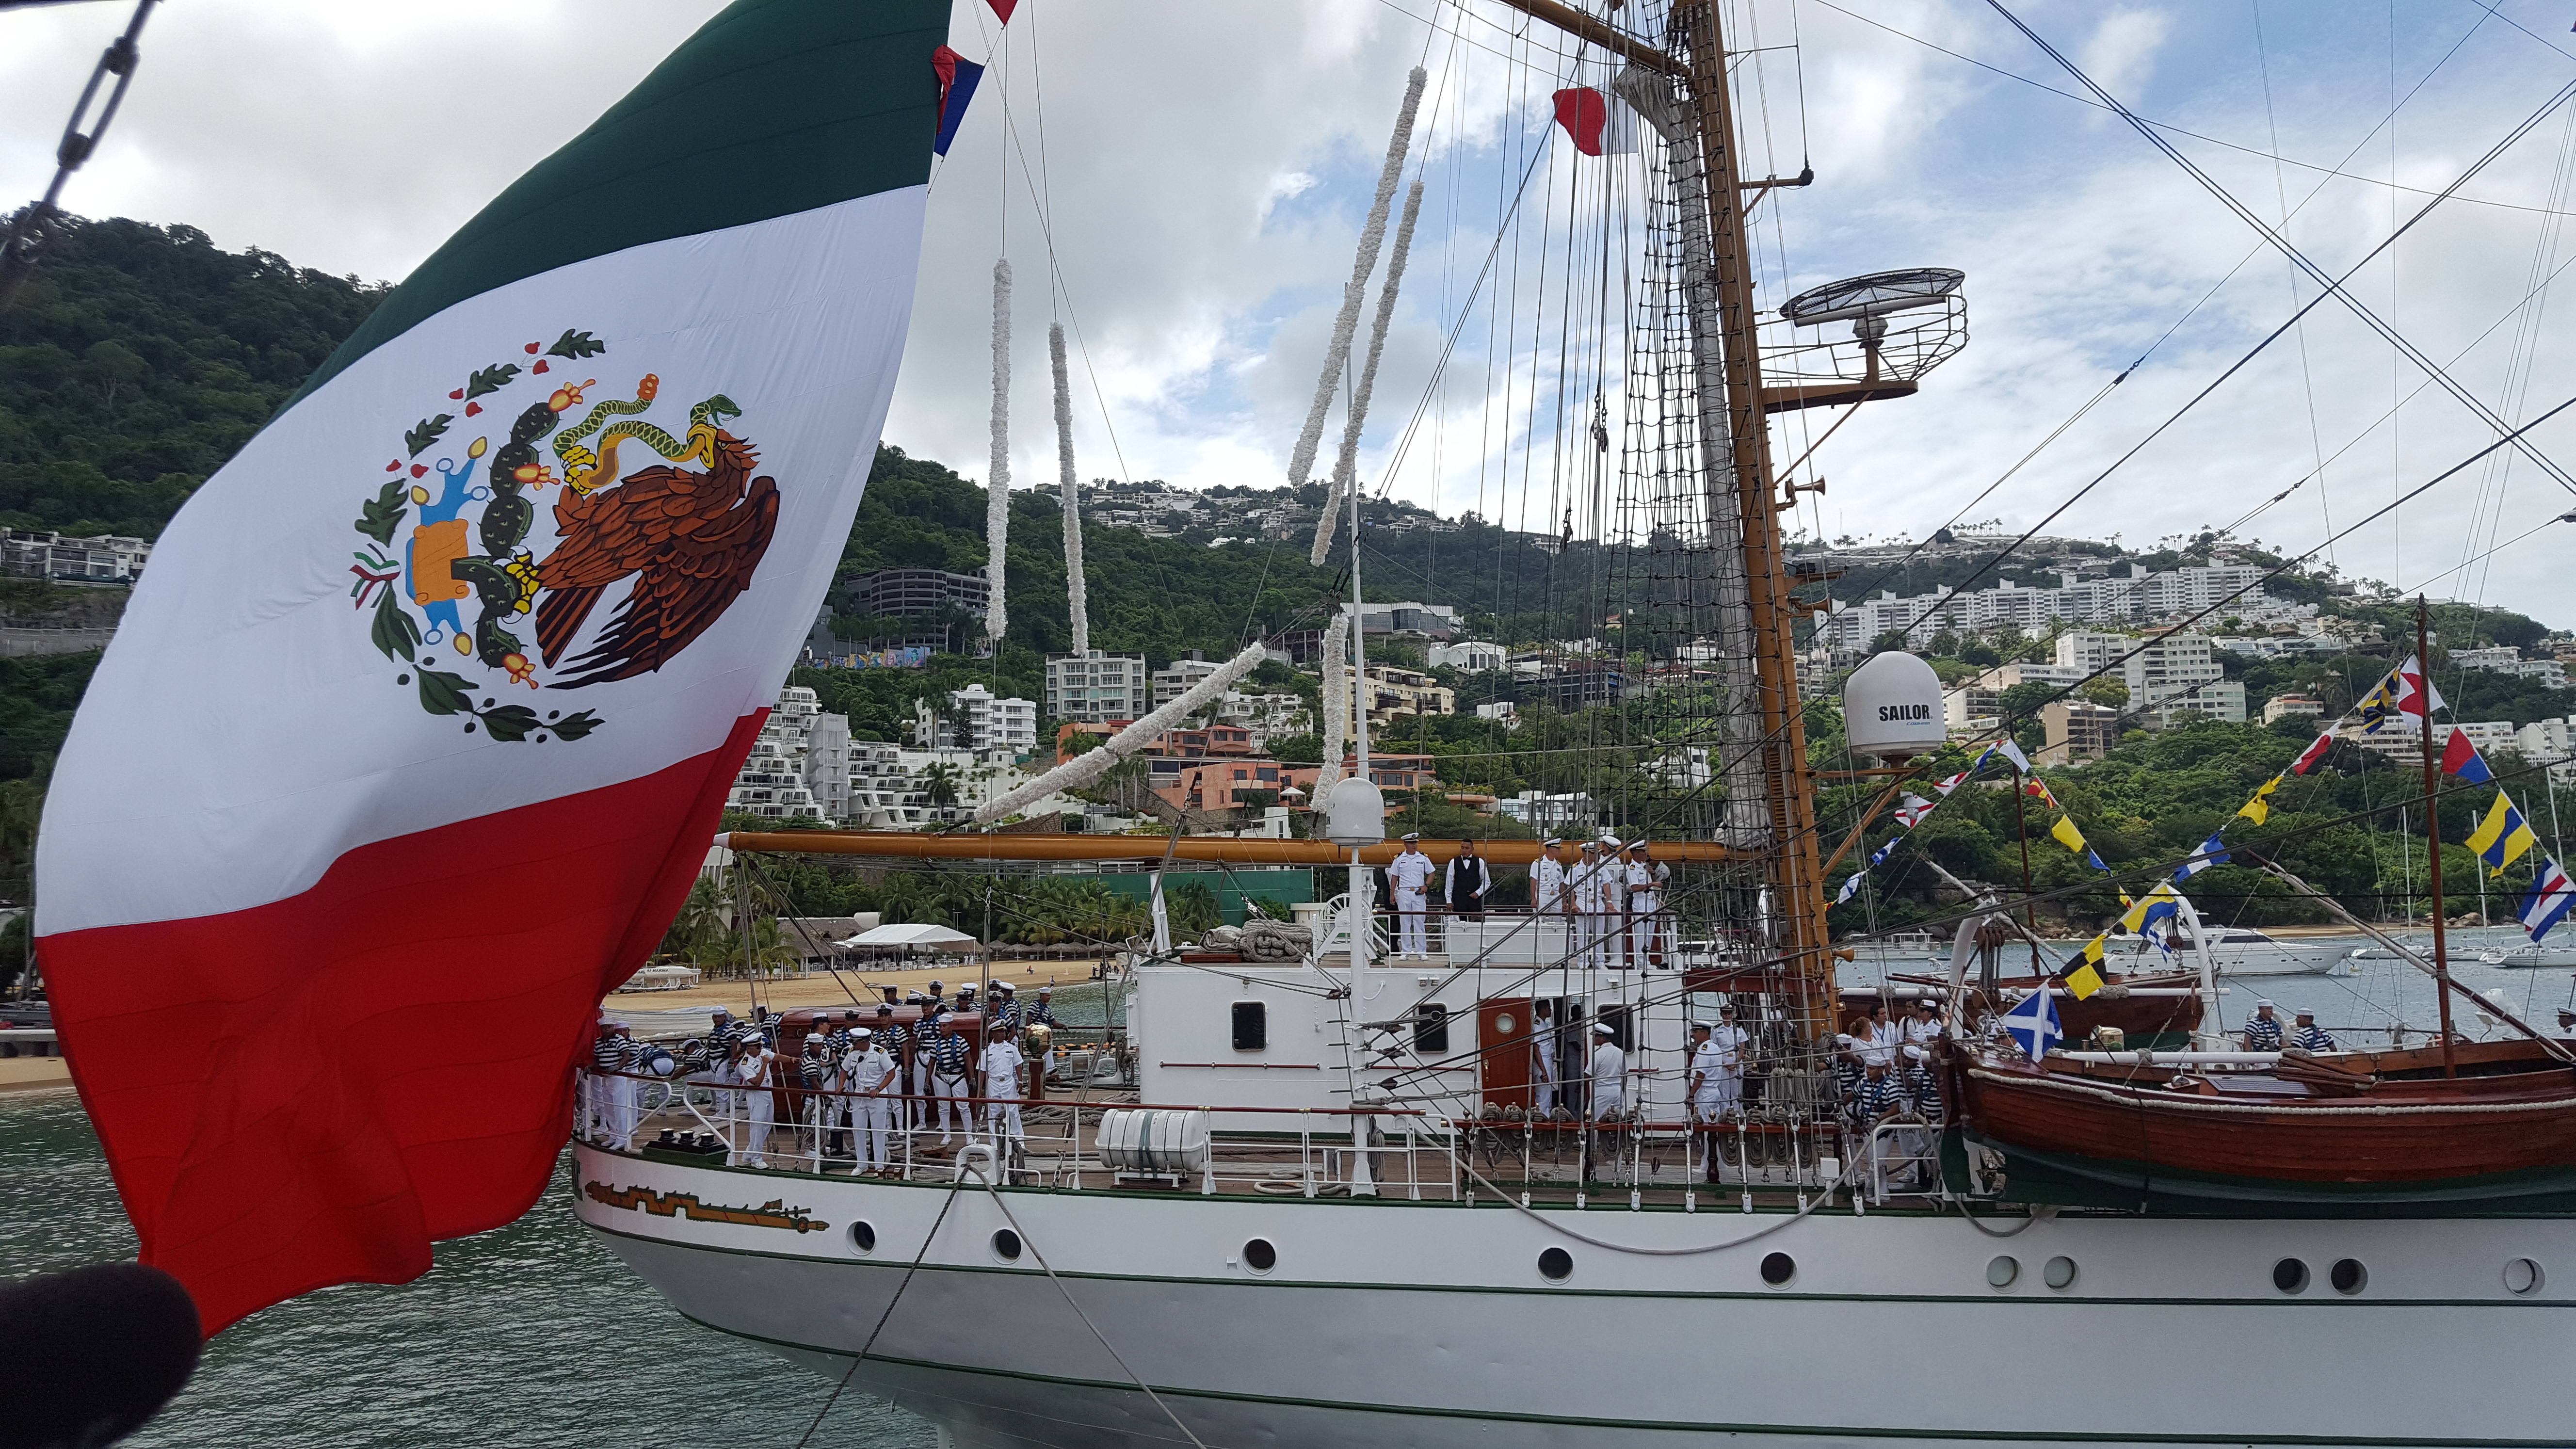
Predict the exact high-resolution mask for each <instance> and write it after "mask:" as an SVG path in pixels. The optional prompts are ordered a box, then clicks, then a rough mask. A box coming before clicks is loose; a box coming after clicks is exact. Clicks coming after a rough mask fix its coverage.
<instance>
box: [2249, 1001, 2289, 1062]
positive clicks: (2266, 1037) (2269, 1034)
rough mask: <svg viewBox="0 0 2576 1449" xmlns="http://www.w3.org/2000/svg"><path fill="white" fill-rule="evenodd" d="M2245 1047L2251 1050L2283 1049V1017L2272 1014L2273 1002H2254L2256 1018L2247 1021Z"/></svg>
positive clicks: (2272, 1050)
mask: <svg viewBox="0 0 2576 1449" xmlns="http://www.w3.org/2000/svg"><path fill="white" fill-rule="evenodd" d="M2245 1049H2246V1050H2247V1051H2249V1052H2276V1051H2279V1050H2280V1049H2281V1019H2280V1018H2279V1017H2277V1016H2274V1015H2273V1014H2272V1003H2270V1002H2268V1001H2257V1002H2255V1003H2254V1019H2253V1020H2252V1021H2249V1022H2247V1023H2245Z"/></svg>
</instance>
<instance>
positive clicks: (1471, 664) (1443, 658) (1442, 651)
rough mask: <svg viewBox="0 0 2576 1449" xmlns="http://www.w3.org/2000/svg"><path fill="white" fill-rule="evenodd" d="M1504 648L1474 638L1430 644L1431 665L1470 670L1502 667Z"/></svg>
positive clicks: (1435, 667)
mask: <svg viewBox="0 0 2576 1449" xmlns="http://www.w3.org/2000/svg"><path fill="white" fill-rule="evenodd" d="M1505 657H1506V656H1505V650H1504V649H1503V646H1502V645H1500V644H1487V643H1484V642H1482V641H1480V640H1475V639H1461V640H1459V641H1458V642H1457V643H1454V644H1434V645H1432V646H1431V667H1432V668H1434V669H1439V668H1443V667H1446V668H1451V669H1464V670H1468V671H1470V672H1475V671H1479V670H1486V669H1500V668H1502V667H1503V660H1504V658H1505Z"/></svg>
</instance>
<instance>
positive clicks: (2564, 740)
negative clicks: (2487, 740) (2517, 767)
mask: <svg viewBox="0 0 2576 1449" xmlns="http://www.w3.org/2000/svg"><path fill="white" fill-rule="evenodd" d="M2514 748H2515V750H2517V751H2518V752H2519V753H2520V754H2521V755H2522V758H2523V759H2524V761H2525V762H2527V763H2529V764H2534V765H2537V764H2543V763H2546V764H2547V765H2548V766H2549V778H2550V779H2551V780H2553V781H2555V782H2556V783H2557V784H2559V785H2560V786H2566V785H2576V716H2570V717H2569V718H2566V719H2543V720H2534V721H2532V722H2531V723H2529V724H2527V725H2524V726H2523V727H2522V728H2521V729H2518V730H2516V731H2514Z"/></svg>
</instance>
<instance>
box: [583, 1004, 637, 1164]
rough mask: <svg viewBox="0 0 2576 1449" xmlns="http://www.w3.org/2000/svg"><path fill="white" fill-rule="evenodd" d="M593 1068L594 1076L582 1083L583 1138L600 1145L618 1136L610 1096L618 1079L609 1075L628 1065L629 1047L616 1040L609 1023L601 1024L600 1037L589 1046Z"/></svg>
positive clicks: (585, 1078) (613, 1028)
mask: <svg viewBox="0 0 2576 1449" xmlns="http://www.w3.org/2000/svg"><path fill="white" fill-rule="evenodd" d="M590 1065H591V1067H592V1068H593V1069H594V1073H595V1074H594V1075H592V1076H588V1077H584V1078H583V1079H582V1083H581V1126H582V1133H581V1135H582V1136H584V1137H587V1138H589V1139H591V1140H592V1141H594V1142H598V1141H604V1140H606V1139H607V1138H609V1137H611V1136H613V1135H615V1129H613V1128H612V1127H610V1126H609V1120H610V1113H609V1110H608V1097H609V1088H610V1086H611V1085H612V1084H613V1083H614V1082H615V1080H616V1079H615V1078H614V1077H611V1076H609V1075H608V1073H610V1072H615V1071H620V1070H623V1069H624V1067H625V1065H626V1048H625V1047H624V1046H623V1045H622V1044H620V1043H619V1041H618V1040H617V1028H615V1027H613V1026H611V1025H609V1024H608V1023H607V1022H604V1021H603V1022H601V1023H600V1024H599V1037H598V1039H597V1040H595V1041H593V1042H592V1043H591V1044H590Z"/></svg>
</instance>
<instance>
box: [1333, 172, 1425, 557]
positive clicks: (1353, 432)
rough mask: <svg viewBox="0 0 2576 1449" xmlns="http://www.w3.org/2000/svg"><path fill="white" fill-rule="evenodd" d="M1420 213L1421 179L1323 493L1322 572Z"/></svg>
mask: <svg viewBox="0 0 2576 1449" xmlns="http://www.w3.org/2000/svg"><path fill="white" fill-rule="evenodd" d="M1421 215H1422V183H1421V182H1420V181H1419V180H1417V181H1415V182H1414V183H1413V189H1412V190H1410V191H1408V192H1406V193H1405V196H1404V220H1403V221H1401V222H1398V223H1397V224H1396V228H1395V250H1394V251H1391V252H1389V253H1387V257H1386V282H1385V284H1384V285H1382V286H1380V287H1379V288H1378V293H1377V320H1376V321H1374V322H1372V323H1371V324H1370V325H1369V345H1368V361H1366V362H1364V363H1362V364H1360V380H1359V386H1358V387H1357V388H1355V389H1353V390H1352V393H1351V408H1350V413H1349V415H1348V416H1346V417H1344V418H1343V419H1342V450H1341V452H1340V454H1338V455H1337V456H1336V457H1335V458H1334V459H1333V486H1332V488H1331V490H1330V491H1329V492H1327V493H1326V494H1325V495H1324V512H1323V515H1322V516H1321V517H1319V518H1317V519H1316V520H1315V546H1314V548H1313V550H1312V551H1311V552H1309V554H1308V555H1307V559H1306V561H1307V562H1308V563H1310V564H1312V565H1314V566H1315V567H1317V568H1322V567H1323V566H1324V555H1325V554H1327V553H1329V552H1331V551H1332V547H1333V524H1334V522H1335V521H1336V520H1338V519H1339V518H1340V517H1341V516H1342V507H1343V505H1345V504H1347V503H1348V502H1350V498H1351V489H1352V488H1354V487H1356V486H1358V478H1359V465H1360V427H1361V425H1362V424H1364V423H1366V422H1367V421H1368V408H1369V394H1370V393H1372V392H1374V391H1376V389H1377V362H1378V358H1379V357H1380V356H1382V355H1383V354H1384V353H1385V352H1386V333H1387V329H1388V327H1390V326H1392V325H1393V324H1394V321H1395V291H1396V288H1398V287H1400V286H1402V285H1403V284H1404V258H1405V254H1406V253H1408V252H1410V251H1412V250H1413V223H1414V220H1415V218H1417V217H1419V216H1421ZM1354 546H1356V545H1354Z"/></svg>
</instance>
